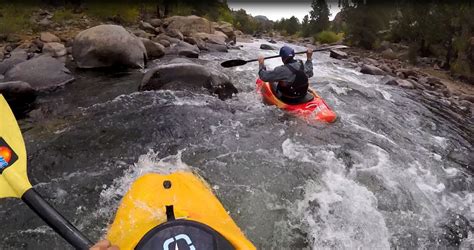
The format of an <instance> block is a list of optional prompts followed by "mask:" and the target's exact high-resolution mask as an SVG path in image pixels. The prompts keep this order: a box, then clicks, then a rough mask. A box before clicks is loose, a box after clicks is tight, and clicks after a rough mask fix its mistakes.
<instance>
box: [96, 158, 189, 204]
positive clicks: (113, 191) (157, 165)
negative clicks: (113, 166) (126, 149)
mask: <svg viewBox="0 0 474 250" xmlns="http://www.w3.org/2000/svg"><path fill="white" fill-rule="evenodd" d="M158 153H159V152H154V151H150V152H148V153H147V154H146V155H141V156H140V157H139V158H138V162H137V163H135V164H134V165H133V166H131V167H130V168H129V169H127V170H126V171H125V172H124V175H123V176H122V177H121V178H117V179H115V180H114V182H113V184H112V186H110V187H108V188H106V189H104V190H103V191H102V192H101V193H100V196H101V200H102V201H104V202H107V201H110V200H111V199H113V198H116V197H123V196H124V195H125V193H126V192H127V191H128V189H129V188H130V186H131V184H132V183H133V182H134V181H135V180H136V179H137V178H138V177H140V176H142V175H144V174H147V173H159V174H171V173H173V172H177V171H191V167H190V166H188V165H186V164H185V163H184V162H182V160H181V154H182V151H178V153H177V154H176V155H170V156H167V157H164V158H161V159H160V158H159V157H158Z"/></svg>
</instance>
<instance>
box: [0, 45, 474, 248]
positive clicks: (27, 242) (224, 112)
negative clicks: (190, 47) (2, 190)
mask: <svg viewBox="0 0 474 250" xmlns="http://www.w3.org/2000/svg"><path fill="white" fill-rule="evenodd" d="M260 42H262V41H259V42H255V43H248V44H247V43H245V44H243V45H244V47H243V48H242V50H231V51H230V52H229V53H209V54H205V55H202V56H201V57H200V59H199V62H200V63H202V64H204V65H207V66H208V67H216V68H219V67H220V66H219V63H220V62H221V61H223V60H226V59H233V58H248V59H251V58H253V57H255V56H256V55H257V54H258V53H262V54H264V55H273V54H274V53H275V52H274V51H261V50H259V48H258V47H259V45H260ZM278 45H281V43H280V44H278ZM294 47H295V49H296V50H300V49H302V47H298V46H294ZM313 57H314V73H315V76H314V77H313V78H311V79H310V84H311V86H312V87H313V88H314V89H316V90H317V91H318V92H319V94H320V95H321V96H322V97H323V98H324V99H325V100H326V101H327V103H328V105H329V106H331V107H332V108H333V109H334V110H335V111H336V113H337V114H338V120H337V121H336V122H335V123H334V124H307V123H306V122H304V121H301V120H299V119H297V118H295V117H293V116H291V115H288V114H286V113H284V112H282V111H281V110H278V109H276V108H275V107H271V106H265V105H263V104H262V103H261V101H260V98H259V96H258V95H257V94H256V92H255V79H256V75H257V70H256V69H257V64H255V63H252V64H247V65H245V66H240V67H236V68H230V69H221V70H222V71H223V72H225V73H227V74H228V75H229V76H231V78H232V80H233V82H234V84H235V86H236V87H237V89H238V90H239V93H238V94H237V95H236V96H235V97H233V98H232V99H229V100H226V101H222V100H219V99H218V98H215V97H212V96H208V95H203V94H195V93H191V92H188V91H169V90H162V91H147V92H136V90H137V88H138V85H139V82H140V81H141V76H142V72H140V71H135V70H130V71H127V72H101V71H93V72H91V71H80V70H74V74H75V75H76V76H77V80H76V81H75V82H73V83H71V84H69V85H67V86H66V87H65V88H64V89H62V90H60V91H57V92H55V93H53V94H50V95H44V96H41V97H40V98H39V101H38V102H39V107H41V110H42V112H43V113H44V114H43V115H41V114H40V115H37V117H39V118H31V119H25V120H22V121H20V124H21V127H22V129H23V131H24V137H25V141H26V146H27V151H28V154H29V168H28V173H29V176H30V179H31V181H32V183H33V184H35V187H36V188H37V189H38V190H39V191H40V192H41V193H42V194H43V196H45V198H46V199H47V200H49V201H50V202H51V203H53V204H54V205H55V206H56V207H57V209H58V210H59V211H61V212H63V213H64V215H65V216H66V217H67V218H69V219H70V220H71V221H72V222H73V223H74V224H75V225H77V226H78V227H79V228H80V229H81V230H82V231H84V233H85V234H86V235H87V236H89V237H90V238H91V239H93V240H97V239H99V238H100V237H102V236H103V235H104V234H105V232H106V230H107V225H108V223H109V222H110V221H111V220H112V219H113V216H114V212H115V210H116V208H117V206H118V204H119V201H120V199H121V197H122V196H123V195H124V193H125V192H126V191H127V189H128V187H129V185H130V183H131V182H132V181H133V180H134V179H135V178H136V177H137V176H139V175H141V174H143V173H146V172H169V171H174V170H176V169H191V170H192V171H194V172H196V173H198V174H199V175H201V176H202V177H204V178H205V179H206V180H207V181H208V183H209V184H210V186H211V187H212V188H213V189H214V191H215V193H216V195H217V197H218V198H219V199H220V200H221V202H222V203H223V205H224V207H226V209H228V210H229V212H230V215H231V216H232V217H233V218H234V220H235V221H236V222H237V224H238V225H239V226H240V227H241V229H242V230H243V231H244V232H245V234H246V235H247V236H248V238H249V239H250V240H251V241H252V242H253V243H254V244H255V245H256V246H257V247H258V248H259V249H290V248H291V249H321V248H324V249H327V248H334V249H355V248H358V249H390V248H403V249H407V248H408V249H413V248H418V249H427V248H435V247H441V248H445V247H455V248H459V247H460V248H465V249H468V248H469V247H473V246H474V235H473V232H472V226H473V222H474V207H473V204H474V203H473V197H474V187H473V179H472V176H473V165H474V164H473V162H474V154H473V138H472V135H473V134H474V133H473V132H474V129H473V128H474V121H473V117H472V110H471V112H461V111H460V110H458V109H456V108H452V107H451V106H450V105H449V101H447V100H438V99H436V98H435V97H434V96H430V95H429V94H420V93H419V92H417V90H406V89H402V88H399V87H396V86H388V85H385V84H384V79H383V77H381V76H372V75H364V74H361V73H359V72H358V70H357V69H356V68H355V67H354V66H352V65H350V64H348V63H345V62H343V61H338V60H335V59H332V58H329V56H328V53H315V55H314V56H313ZM162 60H163V59H162ZM157 63H159V60H158V61H157ZM267 63H268V65H269V66H271V67H274V66H277V65H279V64H281V61H280V60H279V59H274V60H268V61H267ZM43 116H44V117H46V118H41V117H43ZM0 218H1V219H0V223H1V224H2V226H1V228H2V238H3V240H2V241H1V242H0V248H1V249H64V248H66V247H68V246H67V243H66V242H65V241H63V240H62V239H61V238H59V237H58V236H57V235H56V234H55V233H54V232H53V231H52V230H50V229H49V228H48V227H47V226H45V225H44V223H43V222H42V221H41V220H40V219H39V218H37V217H36V216H35V215H34V214H33V212H31V211H29V209H28V208H27V206H26V205H24V204H23V203H22V202H21V201H19V200H15V199H4V200H2V202H1V203H0Z"/></svg>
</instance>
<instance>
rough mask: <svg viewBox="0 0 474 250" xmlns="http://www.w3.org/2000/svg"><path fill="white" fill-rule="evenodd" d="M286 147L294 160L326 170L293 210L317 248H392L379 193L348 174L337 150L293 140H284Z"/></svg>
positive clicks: (308, 185)
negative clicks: (373, 191)
mask: <svg viewBox="0 0 474 250" xmlns="http://www.w3.org/2000/svg"><path fill="white" fill-rule="evenodd" d="M330 148H331V147H329V149H330ZM333 148H336V146H335V147H333ZM282 150H283V155H284V156H285V157H287V158H289V159H291V160H297V161H299V162H305V163H314V164H315V167H317V166H322V167H324V169H325V172H324V174H323V175H322V177H321V179H320V180H319V181H315V180H309V181H307V182H306V183H305V184H304V185H303V187H302V188H303V190H304V198H303V199H302V200H297V201H296V202H295V203H294V205H293V207H294V208H293V209H290V213H291V216H292V217H293V219H294V220H295V221H296V224H298V223H300V225H295V227H298V228H300V229H301V230H303V231H304V232H306V233H307V234H308V235H310V237H309V239H308V240H309V241H310V242H311V245H312V247H313V248H314V249H326V248H336V249H357V248H359V249H360V248H363V249H389V248H390V244H389V237H390V234H389V233H388V229H387V226H386V224H385V220H384V217H383V216H382V214H381V213H380V212H379V211H378V210H377V199H376V197H375V195H374V194H373V193H372V192H370V191H369V190H368V189H367V188H366V187H364V186H362V185H360V184H359V183H357V182H356V181H354V180H352V179H351V177H350V176H348V175H347V171H346V170H345V167H344V164H343V162H342V161H341V160H339V159H337V158H336V156H335V154H334V152H332V151H328V147H325V148H322V147H320V148H317V147H313V146H308V145H302V144H300V143H297V142H293V141H292V140H291V139H287V140H285V141H284V142H283V144H282Z"/></svg>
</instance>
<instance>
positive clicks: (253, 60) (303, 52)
mask: <svg viewBox="0 0 474 250" xmlns="http://www.w3.org/2000/svg"><path fill="white" fill-rule="evenodd" d="M328 49H334V47H327V48H321V49H313V52H314V51H323V50H328ZM307 52H308V51H300V52H296V53H295V54H305V53H307ZM278 57H281V56H280V55H276V56H269V57H265V58H264V59H272V58H278ZM255 61H258V59H252V60H247V62H248V63H249V62H255Z"/></svg>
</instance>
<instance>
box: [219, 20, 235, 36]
mask: <svg viewBox="0 0 474 250" xmlns="http://www.w3.org/2000/svg"><path fill="white" fill-rule="evenodd" d="M215 29H216V30H218V31H221V32H222V33H224V34H226V35H227V36H232V35H235V33H234V26H233V25H232V24H231V23H228V22H225V21H219V23H217V27H216V28H215Z"/></svg>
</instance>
